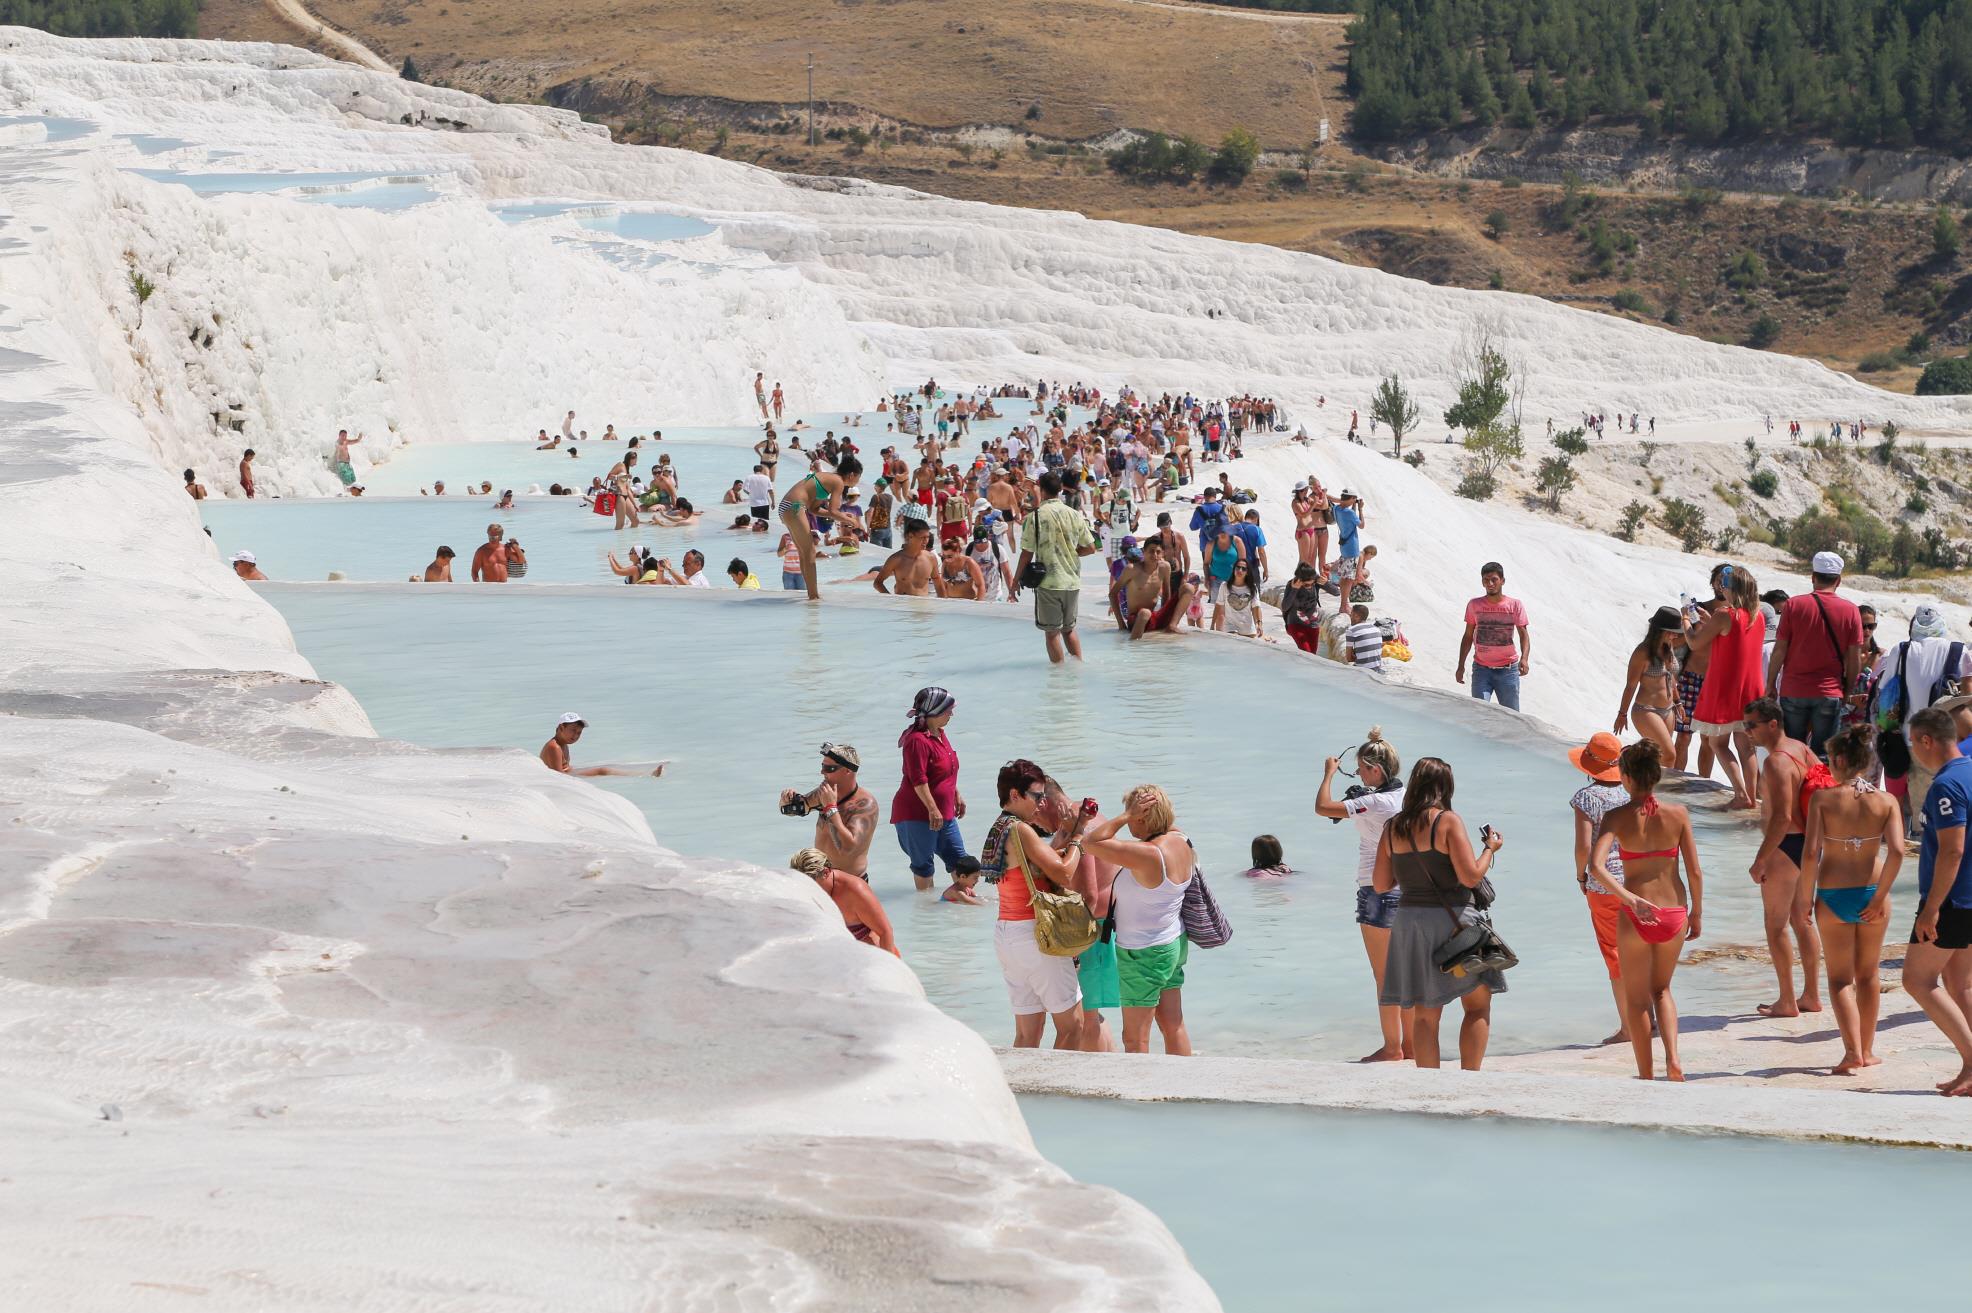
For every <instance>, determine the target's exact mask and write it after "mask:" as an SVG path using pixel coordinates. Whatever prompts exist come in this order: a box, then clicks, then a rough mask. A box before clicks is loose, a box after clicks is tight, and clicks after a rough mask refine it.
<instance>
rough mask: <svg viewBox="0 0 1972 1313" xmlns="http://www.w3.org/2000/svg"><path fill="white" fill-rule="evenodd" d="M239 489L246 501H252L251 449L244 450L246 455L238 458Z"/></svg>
mask: <svg viewBox="0 0 1972 1313" xmlns="http://www.w3.org/2000/svg"><path fill="white" fill-rule="evenodd" d="M240 488H241V489H242V490H243V491H244V492H245V493H246V495H247V500H248V501H252V500H253V448H252V447H248V448H247V449H246V454H245V455H243V456H241V457H240Z"/></svg>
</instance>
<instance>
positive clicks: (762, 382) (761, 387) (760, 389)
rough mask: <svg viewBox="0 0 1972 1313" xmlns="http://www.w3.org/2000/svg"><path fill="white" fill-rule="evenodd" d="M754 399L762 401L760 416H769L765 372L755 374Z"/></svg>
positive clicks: (762, 417) (763, 417)
mask: <svg viewBox="0 0 1972 1313" xmlns="http://www.w3.org/2000/svg"><path fill="white" fill-rule="evenodd" d="M753 399H754V400H755V401H757V402H759V403H760V418H761V419H765V418H767V376H766V375H765V374H755V375H754V376H753Z"/></svg>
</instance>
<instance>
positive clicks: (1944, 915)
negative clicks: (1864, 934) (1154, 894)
mask: <svg viewBox="0 0 1972 1313" xmlns="http://www.w3.org/2000/svg"><path fill="white" fill-rule="evenodd" d="M1910 942H1911V943H1913V944H1914V943H1916V942H1917V923H1916V922H1914V921H1913V922H1912V923H1911V929H1910ZM1938 947H1939V948H1943V949H1947V950H1949V951H1952V952H1956V951H1958V950H1959V949H1961V948H1972V907H1953V906H1952V905H1951V904H1950V903H1946V904H1945V905H1944V906H1943V907H1941V908H1939V909H1938ZM1129 1005H1130V998H1129V995H1128V994H1127V993H1125V994H1124V996H1123V1006H1125V1007H1128V1006H1129Z"/></svg>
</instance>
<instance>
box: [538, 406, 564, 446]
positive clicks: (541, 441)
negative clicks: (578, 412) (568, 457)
mask: <svg viewBox="0 0 1972 1313" xmlns="http://www.w3.org/2000/svg"><path fill="white" fill-rule="evenodd" d="M569 413H570V414H573V413H574V412H573V411H570V412H569ZM559 446H561V438H560V436H559V435H557V436H555V437H552V438H551V437H549V436H548V430H546V429H542V430H541V431H540V432H539V433H536V434H535V435H534V450H536V451H553V450H554V449H555V448H556V447H559Z"/></svg>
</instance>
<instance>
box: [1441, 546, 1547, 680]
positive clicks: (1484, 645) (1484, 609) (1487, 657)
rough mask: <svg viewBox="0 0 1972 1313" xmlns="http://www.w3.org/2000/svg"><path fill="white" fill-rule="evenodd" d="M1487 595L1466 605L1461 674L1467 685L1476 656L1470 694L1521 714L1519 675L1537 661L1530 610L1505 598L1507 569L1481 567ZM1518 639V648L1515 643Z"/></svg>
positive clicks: (1492, 565) (1492, 564)
mask: <svg viewBox="0 0 1972 1313" xmlns="http://www.w3.org/2000/svg"><path fill="white" fill-rule="evenodd" d="M1479 582H1480V583H1481V584H1483V585H1484V586H1485V589H1486V592H1485V595H1484V596H1483V597H1475V598H1473V599H1472V600H1471V601H1469V602H1467V603H1466V604H1465V637H1463V638H1461V639H1460V640H1459V645H1458V673H1457V674H1456V675H1455V676H1453V678H1455V679H1457V680H1458V682H1459V683H1461V684H1463V683H1464V682H1465V662H1466V658H1467V657H1468V656H1469V657H1471V658H1472V696H1473V697H1475V698H1478V699H1479V700H1480V701H1481V702H1484V701H1486V700H1487V699H1488V698H1489V697H1490V698H1496V699H1498V701H1499V704H1500V705H1501V706H1503V707H1505V708H1506V709H1507V710H1509V711H1518V710H1520V677H1521V676H1522V675H1524V674H1526V673H1527V663H1528V662H1529V661H1530V660H1532V659H1533V655H1534V646H1533V640H1532V639H1530V638H1529V637H1528V636H1527V608H1526V607H1525V606H1522V605H1521V603H1520V599H1519V598H1517V597H1508V596H1507V595H1506V567H1505V566H1503V565H1501V564H1500V563H1499V562H1498V561H1488V562H1486V563H1485V564H1484V565H1482V566H1480V567H1479ZM1516 638H1517V639H1518V640H1519V643H1520V646H1519V648H1518V649H1516V648H1515V647H1514V640H1515V639H1516Z"/></svg>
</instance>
